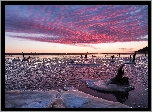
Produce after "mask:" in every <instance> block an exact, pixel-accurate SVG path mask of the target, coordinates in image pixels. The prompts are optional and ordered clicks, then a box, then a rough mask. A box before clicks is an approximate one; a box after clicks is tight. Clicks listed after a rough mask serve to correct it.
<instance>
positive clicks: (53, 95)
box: [5, 87, 130, 108]
mask: <svg viewBox="0 0 152 112" xmlns="http://www.w3.org/2000/svg"><path fill="white" fill-rule="evenodd" d="M66 89H68V90H66V91H64V90H63V91H60V92H58V91H55V90H50V91H46V92H42V91H23V92H21V91H8V92H5V97H6V98H5V108H130V107H129V106H127V105H124V104H121V103H119V102H113V101H107V100H104V99H102V98H98V97H94V96H92V95H89V94H86V93H84V92H81V91H78V90H76V89H74V88H73V87H72V89H71V88H66ZM59 94H60V95H59ZM57 96H59V97H57Z"/></svg>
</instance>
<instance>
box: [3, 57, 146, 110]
mask: <svg viewBox="0 0 152 112" xmlns="http://www.w3.org/2000/svg"><path fill="white" fill-rule="evenodd" d="M111 56H112V54H109V55H107V56H106V57H105V55H104V54H97V55H96V57H94V58H92V55H88V60H87V61H85V60H84V59H82V58H80V56H79V55H64V56H61V55H58V56H57V55H37V56H32V55H31V57H32V58H31V59H30V63H28V62H21V61H16V62H12V59H13V58H17V57H19V58H20V59H22V55H15V56H12V57H10V56H5V90H15V89H20V90H35V89H38V90H43V91H47V90H50V89H60V88H61V89H62V88H63V87H65V86H68V87H70V86H73V87H75V88H77V89H79V90H80V91H83V92H85V93H87V94H91V95H93V96H95V97H99V98H103V99H106V100H109V101H114V102H116V101H117V102H121V103H123V104H126V105H128V106H130V107H133V108H147V107H148V56H144V54H137V55H136V61H135V62H136V64H135V65H127V64H126V65H125V67H124V70H125V76H127V77H129V82H130V84H131V85H133V86H134V87H135V89H134V90H132V91H130V92H127V93H105V92H99V91H95V90H92V89H90V88H87V87H86V85H85V84H84V83H83V82H82V80H83V79H99V80H100V79H101V80H107V79H110V78H112V77H114V76H115V75H116V73H117V70H118V68H119V66H120V65H121V64H123V62H124V61H128V60H129V55H121V56H120V58H119V57H118V56H117V55H115V62H113V63H111V62H110V60H111V59H110V57H111ZM25 57H28V56H26V55H25ZM70 59H73V60H74V61H75V62H79V63H84V62H87V63H95V64H99V66H75V65H69V64H68V63H67V62H68V61H70Z"/></svg>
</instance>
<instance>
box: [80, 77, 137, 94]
mask: <svg viewBox="0 0 152 112" xmlns="http://www.w3.org/2000/svg"><path fill="white" fill-rule="evenodd" d="M83 82H85V83H86V85H87V86H88V87H89V88H92V89H96V90H100V91H108V92H127V91H131V90H133V89H134V87H133V86H132V85H117V84H109V83H108V82H109V80H107V81H104V80H89V79H88V80H83Z"/></svg>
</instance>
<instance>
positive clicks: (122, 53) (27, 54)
mask: <svg viewBox="0 0 152 112" xmlns="http://www.w3.org/2000/svg"><path fill="white" fill-rule="evenodd" d="M133 53H134V52H133ZM133 53H120V54H133ZM85 54H86V53H24V55H85ZM90 54H117V55H118V54H119V53H88V55H90ZM137 54H144V53H142V52H137ZM5 55H22V53H5Z"/></svg>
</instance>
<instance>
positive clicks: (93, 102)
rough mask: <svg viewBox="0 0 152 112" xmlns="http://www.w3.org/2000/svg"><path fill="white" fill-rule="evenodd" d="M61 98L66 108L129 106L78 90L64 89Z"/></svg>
mask: <svg viewBox="0 0 152 112" xmlns="http://www.w3.org/2000/svg"><path fill="white" fill-rule="evenodd" d="M61 98H62V100H63V101H64V103H65V106H66V107H68V108H130V107H129V106H127V105H124V104H121V103H119V102H113V101H107V100H104V99H102V98H98V97H94V96H92V95H89V94H86V93H84V92H81V91H78V90H70V91H66V92H64V93H63V94H62V96H61Z"/></svg>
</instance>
